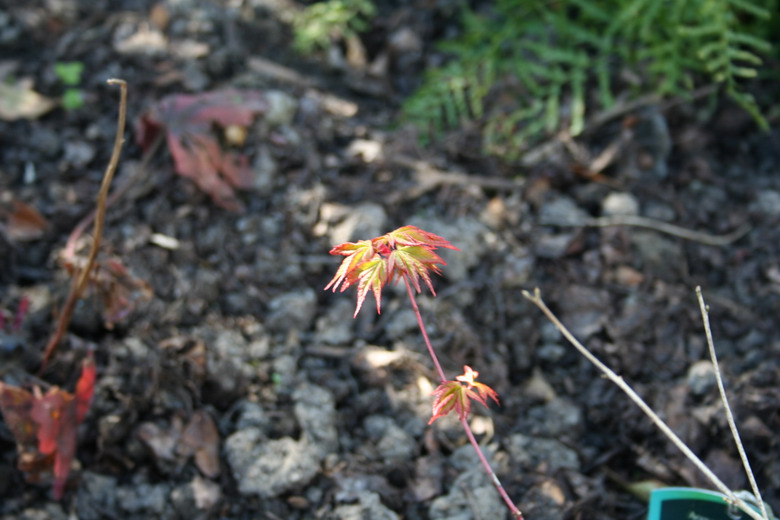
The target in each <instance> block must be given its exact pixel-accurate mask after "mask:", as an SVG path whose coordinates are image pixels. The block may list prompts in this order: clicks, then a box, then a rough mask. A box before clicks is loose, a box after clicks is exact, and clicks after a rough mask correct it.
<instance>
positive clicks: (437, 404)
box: [428, 365, 498, 424]
mask: <svg viewBox="0 0 780 520" xmlns="http://www.w3.org/2000/svg"><path fill="white" fill-rule="evenodd" d="M477 376H479V372H477V371H476V370H473V369H472V368H471V367H470V366H468V365H465V366H464V367H463V375H460V376H457V377H456V378H455V381H445V382H443V383H442V384H440V385H439V386H438V388H436V390H434V392H433V395H435V396H436V399H435V400H434V402H433V414H432V415H431V420H430V421H428V424H433V422H434V421H435V420H436V419H438V418H439V417H444V416H445V415H447V414H448V413H450V412H451V411H453V410H455V413H457V414H458V418H459V419H467V418H468V416H469V413H470V412H471V400H472V399H473V400H475V401H478V402H480V403H482V404H483V405H484V406H487V405H488V404H487V399H488V397H489V398H491V399H492V400H493V401H495V403H496V404H498V394H496V392H495V390H493V389H492V388H490V387H489V386H488V385H486V384H484V383H480V382H478V381H476V379H477Z"/></svg>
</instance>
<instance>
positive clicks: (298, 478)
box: [225, 428, 320, 498]
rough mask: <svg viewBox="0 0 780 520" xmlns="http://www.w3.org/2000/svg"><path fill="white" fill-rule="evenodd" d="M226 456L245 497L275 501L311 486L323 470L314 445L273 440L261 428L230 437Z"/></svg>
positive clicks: (245, 430)
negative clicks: (277, 497)
mask: <svg viewBox="0 0 780 520" xmlns="http://www.w3.org/2000/svg"><path fill="white" fill-rule="evenodd" d="M225 454H226V457H227V460H228V464H229V465H230V468H231V470H232V471H233V477H234V478H235V479H236V482H238V490H239V492H240V493H241V494H242V495H257V496H260V497H262V498H272V497H275V496H278V495H280V494H281V493H284V492H286V491H290V490H292V489H294V488H297V487H302V486H304V485H306V484H308V483H309V482H310V481H311V479H313V478H314V476H315V475H316V474H317V472H318V471H319V469H320V458H319V450H318V449H317V448H316V447H315V446H314V445H312V444H311V443H309V442H306V441H303V442H299V441H296V440H294V439H292V438H290V437H283V438H281V439H276V440H270V441H269V440H266V439H264V436H263V434H262V432H261V431H260V430H259V429H258V428H247V429H244V430H241V431H239V432H236V433H234V434H233V435H231V436H230V437H228V438H227V440H226V441H225Z"/></svg>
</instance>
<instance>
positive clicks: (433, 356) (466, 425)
mask: <svg viewBox="0 0 780 520" xmlns="http://www.w3.org/2000/svg"><path fill="white" fill-rule="evenodd" d="M404 283H405V284H406V294H408V295H409V301H410V302H411V303H412V309H414V315H415V316H416V317H417V325H418V326H419V327H420V332H422V336H423V339H424V340H425V346H426V347H427V348H428V354H430V356H431V359H432V360H433V364H434V365H435V366H436V371H437V372H438V374H439V379H440V380H441V382H442V383H444V382H446V381H447V376H445V375H444V370H442V368H441V363H439V357H438V356H437V355H436V351H435V350H434V349H433V345H431V340H430V339H429V338H428V332H427V331H426V329H425V323H424V322H423V319H422V314H421V313H420V308H419V307H418V306H417V300H416V299H415V297H414V291H413V290H412V286H411V284H410V283H409V280H407V279H406V277H404ZM460 424H461V425H462V426H463V429H464V430H465V431H466V436H467V437H468V438H469V442H470V443H471V446H472V447H473V448H474V451H475V452H476V453H477V457H479V461H480V462H481V463H482V467H483V468H484V470H485V473H487V475H488V477H490V481H491V482H492V483H493V485H494V486H495V488H496V490H497V491H498V494H499V495H501V498H502V499H503V500H504V503H505V504H506V506H507V507H508V508H509V511H510V512H511V513H512V516H514V517H515V518H516V519H518V520H523V513H521V512H520V510H519V509H518V508H517V506H516V505H515V504H514V502H512V499H511V498H509V495H508V494H507V492H506V490H505V489H504V486H503V485H502V484H501V481H500V480H499V479H498V476H497V475H496V473H495V472H494V471H493V468H491V467H490V463H489V462H488V460H487V457H485V454H484V453H483V452H482V447H481V446H480V445H479V443H478V442H477V438H476V437H474V432H472V431H471V426H469V422H468V420H467V419H466V418H465V417H462V418H461V419H460Z"/></svg>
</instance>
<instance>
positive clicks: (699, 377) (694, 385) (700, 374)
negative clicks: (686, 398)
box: [688, 360, 717, 396]
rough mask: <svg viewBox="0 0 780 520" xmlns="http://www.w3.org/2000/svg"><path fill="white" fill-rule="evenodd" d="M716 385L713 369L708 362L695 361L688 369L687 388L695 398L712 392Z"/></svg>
mask: <svg viewBox="0 0 780 520" xmlns="http://www.w3.org/2000/svg"><path fill="white" fill-rule="evenodd" d="M716 385H717V379H716V377H715V367H714V366H712V363H711V362H709V361H703V360H702V361H697V362H696V363H694V364H693V365H691V368H689V369H688V388H690V389H691V393H692V394H694V395H697V396H701V395H704V394H706V393H708V392H710V391H712V390H713V389H714V388H715V386H716Z"/></svg>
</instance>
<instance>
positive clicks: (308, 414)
mask: <svg viewBox="0 0 780 520" xmlns="http://www.w3.org/2000/svg"><path fill="white" fill-rule="evenodd" d="M293 399H295V406H294V411H295V417H296V419H298V424H300V426H301V429H302V430H303V436H304V438H307V439H309V440H311V441H312V442H313V443H314V444H316V445H317V447H318V448H319V449H320V451H321V452H322V453H321V455H322V457H324V456H325V455H327V454H329V453H332V452H334V451H335V450H336V448H337V447H338V432H337V430H336V404H335V400H334V399H333V395H331V393H330V392H329V391H328V390H326V389H325V388H322V387H319V386H315V385H312V384H309V383H302V384H300V385H298V387H297V388H296V390H295V392H293Z"/></svg>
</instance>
